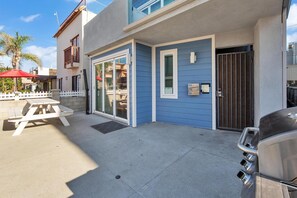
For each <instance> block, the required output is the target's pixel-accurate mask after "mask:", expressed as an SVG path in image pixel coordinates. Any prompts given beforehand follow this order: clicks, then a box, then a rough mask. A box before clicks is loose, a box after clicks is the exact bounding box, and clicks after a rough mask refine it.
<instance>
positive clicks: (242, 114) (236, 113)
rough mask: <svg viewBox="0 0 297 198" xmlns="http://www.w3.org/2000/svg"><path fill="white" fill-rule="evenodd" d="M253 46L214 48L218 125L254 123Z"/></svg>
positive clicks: (235, 126)
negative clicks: (215, 55)
mask: <svg viewBox="0 0 297 198" xmlns="http://www.w3.org/2000/svg"><path fill="white" fill-rule="evenodd" d="M251 49H252V47H251V46H249V47H241V48H230V49H223V50H217V72H216V75H217V77H216V78H217V85H216V90H217V128H219V129H227V130H242V129H243V128H245V127H247V126H254V83H253V82H254V75H253V74H254V69H253V52H252V50H251Z"/></svg>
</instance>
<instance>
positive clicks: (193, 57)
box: [190, 52, 197, 64]
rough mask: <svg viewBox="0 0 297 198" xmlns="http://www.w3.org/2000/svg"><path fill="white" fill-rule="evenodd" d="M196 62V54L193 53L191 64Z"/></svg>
mask: <svg viewBox="0 0 297 198" xmlns="http://www.w3.org/2000/svg"><path fill="white" fill-rule="evenodd" d="M196 61H197V56H196V52H191V55H190V63H191V64H193V63H196Z"/></svg>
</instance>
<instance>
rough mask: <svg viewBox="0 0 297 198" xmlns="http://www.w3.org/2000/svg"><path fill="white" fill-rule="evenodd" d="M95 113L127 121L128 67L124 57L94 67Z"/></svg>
mask: <svg viewBox="0 0 297 198" xmlns="http://www.w3.org/2000/svg"><path fill="white" fill-rule="evenodd" d="M94 66H95V72H94V73H95V81H96V83H95V86H96V89H95V103H96V104H95V111H96V112H100V113H104V114H106V115H110V116H112V117H114V118H116V119H124V120H127V115H128V105H127V104H128V65H127V58H126V56H123V57H118V58H115V59H112V60H109V61H105V62H99V63H96V64H95V65H94Z"/></svg>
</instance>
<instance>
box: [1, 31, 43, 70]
mask: <svg viewBox="0 0 297 198" xmlns="http://www.w3.org/2000/svg"><path fill="white" fill-rule="evenodd" d="M30 40H31V38H30V37H29V36H21V35H19V33H18V32H16V35H15V37H13V36H11V35H9V34H6V33H4V32H1V33H0V49H1V48H2V50H1V51H0V56H3V55H7V56H10V57H11V65H12V67H13V68H14V69H19V68H20V62H21V61H22V60H29V61H32V62H35V63H36V64H37V65H38V66H39V67H42V63H41V60H40V59H39V58H38V57H37V56H36V55H34V54H31V53H23V52H22V50H23V47H24V45H25V44H27V43H28V42H29V41H30Z"/></svg>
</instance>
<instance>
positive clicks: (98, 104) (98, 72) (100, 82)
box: [95, 63, 103, 112]
mask: <svg viewBox="0 0 297 198" xmlns="http://www.w3.org/2000/svg"><path fill="white" fill-rule="evenodd" d="M102 67H103V64H102V63H100V64H97V65H95V70H96V71H95V75H96V76H95V81H96V111H100V112H102V99H103V97H102V94H103V89H102V88H103V80H102V79H103V70H102V69H103V68H102Z"/></svg>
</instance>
